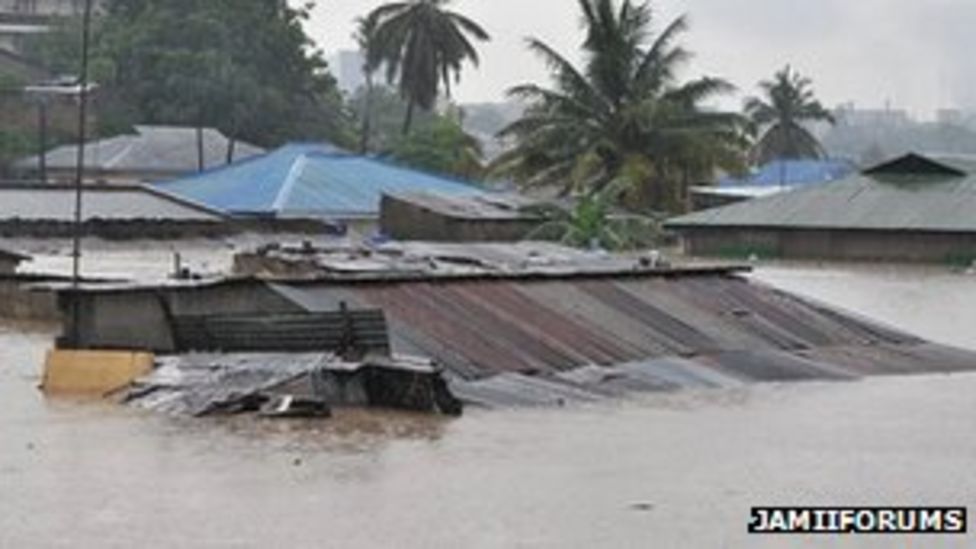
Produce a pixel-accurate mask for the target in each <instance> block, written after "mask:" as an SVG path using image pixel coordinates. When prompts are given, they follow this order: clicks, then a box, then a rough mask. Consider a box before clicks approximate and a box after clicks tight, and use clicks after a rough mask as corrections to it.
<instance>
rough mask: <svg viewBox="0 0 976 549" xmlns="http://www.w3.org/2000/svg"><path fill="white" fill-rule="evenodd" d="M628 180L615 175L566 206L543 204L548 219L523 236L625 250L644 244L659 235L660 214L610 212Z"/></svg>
mask: <svg viewBox="0 0 976 549" xmlns="http://www.w3.org/2000/svg"><path fill="white" fill-rule="evenodd" d="M628 185H629V183H628V182H627V181H625V180H622V179H618V180H616V181H614V182H613V183H611V184H609V185H607V186H606V187H604V188H603V189H600V190H591V191H589V192H587V193H585V194H583V195H582V196H580V197H578V198H577V199H576V201H575V203H574V205H573V207H572V208H571V209H569V210H564V209H561V208H558V207H546V208H543V209H542V210H541V211H540V212H537V213H542V214H544V215H548V216H549V217H551V218H552V220H550V221H547V222H545V223H543V224H541V225H540V226H539V227H538V228H536V229H535V230H534V231H532V232H530V233H529V234H528V235H527V236H526V239H527V240H554V241H557V242H559V243H560V244H563V245H566V246H573V247H576V248H586V249H593V248H599V249H603V250H609V251H625V250H636V249H642V248H648V247H650V246H653V245H654V244H655V243H657V242H658V241H659V240H660V239H661V236H662V231H661V221H660V219H661V218H660V217H655V216H642V215H632V214H624V213H614V211H613V208H614V204H615V203H616V202H617V200H618V199H619V195H620V193H622V192H623V191H624V190H626V188H627V186H628Z"/></svg>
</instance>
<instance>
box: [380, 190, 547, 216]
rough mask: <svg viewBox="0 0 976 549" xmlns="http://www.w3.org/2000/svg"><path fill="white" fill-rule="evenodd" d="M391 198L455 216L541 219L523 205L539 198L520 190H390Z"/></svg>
mask: <svg viewBox="0 0 976 549" xmlns="http://www.w3.org/2000/svg"><path fill="white" fill-rule="evenodd" d="M386 194H388V195H389V196H390V197H391V198H395V199H397V200H400V201H402V202H407V203H409V204H412V205H414V206H417V207H420V208H423V209H425V210H428V211H431V212H436V213H438V214H440V215H442V216H445V217H450V218H453V219H467V220H488V221H511V220H523V219H528V220H531V219H541V217H540V216H538V215H532V214H530V213H528V212H526V211H525V210H524V209H525V208H527V207H530V206H534V205H538V204H539V201H537V200H533V199H530V198H528V197H523V196H520V195H517V194H502V193H499V194H497V195H490V194H478V195H445V194H438V193H431V192H426V191H420V192H416V191H413V192H388V193H386Z"/></svg>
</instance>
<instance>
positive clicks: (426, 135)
mask: <svg viewBox="0 0 976 549" xmlns="http://www.w3.org/2000/svg"><path fill="white" fill-rule="evenodd" d="M393 158H394V159H395V160H397V161H398V162H400V163H402V164H405V165H408V166H412V167H414V168H418V169H422V170H427V171H432V172H437V173H443V174H448V175H454V176H457V177H464V178H468V179H478V178H480V177H481V176H482V172H483V167H482V165H481V147H480V144H479V143H478V141H477V140H476V139H475V138H473V137H471V136H470V135H468V134H466V133H465V132H464V130H463V129H462V128H461V126H459V125H458V124H457V123H456V122H454V121H453V120H451V119H449V118H446V117H440V118H438V119H436V120H434V121H433V122H432V123H431V124H429V125H428V126H427V127H425V128H423V129H421V130H418V131H414V132H413V133H411V134H410V135H407V136H404V137H403V138H401V139H400V140H399V141H398V142H397V144H396V145H395V146H394V148H393Z"/></svg>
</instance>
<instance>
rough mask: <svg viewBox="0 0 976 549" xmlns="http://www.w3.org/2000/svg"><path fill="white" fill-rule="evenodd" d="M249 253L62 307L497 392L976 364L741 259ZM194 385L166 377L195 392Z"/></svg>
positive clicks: (98, 325)
mask: <svg viewBox="0 0 976 549" xmlns="http://www.w3.org/2000/svg"><path fill="white" fill-rule="evenodd" d="M237 267H238V274H239V275H247V274H248V273H249V272H254V273H257V272H261V273H264V274H262V275H261V276H248V277H243V278H233V279H224V280H213V281H205V282H188V283H182V284H168V285H165V286H152V285H149V286H140V285H125V284H123V285H84V286H83V287H81V288H80V289H79V290H78V291H77V292H76V291H74V290H72V289H71V288H67V287H65V288H64V289H62V295H61V298H62V303H67V302H70V301H71V300H77V303H78V311H79V314H78V315H77V316H74V315H65V320H66V326H65V329H66V333H75V334H77V335H78V341H77V345H78V346H79V347H81V348H92V349H128V350H145V351H152V352H155V353H158V354H164V355H175V356H184V357H192V356H193V354H194V352H196V351H212V350H215V349H216V350H221V349H224V350H233V351H240V350H248V351H252V352H254V351H274V352H281V351H283V350H285V349H287V348H292V349H294V350H297V351H302V352H307V351H308V350H309V346H310V345H312V346H314V345H319V346H322V345H325V342H332V343H331V344H330V345H332V346H334V347H340V346H341V347H349V346H356V345H357V344H358V345H366V346H368V345H369V342H377V341H379V342H382V343H383V346H384V348H387V347H388V352H389V356H391V357H392V358H393V360H395V361H403V360H404V358H405V357H416V358H412V359H410V363H412V364H420V363H423V364H426V365H427V366H425V367H424V368H425V369H430V368H434V369H436V370H437V371H439V372H442V375H443V377H444V379H445V380H446V382H447V384H448V385H449V388H450V392H451V394H453V395H455V396H457V397H459V398H460V399H461V400H462V401H464V402H466V403H468V404H477V405H484V406H509V405H561V404H565V403H571V402H590V401H596V400H600V399H605V398H610V397H614V396H619V395H621V394H626V393H627V392H630V391H641V390H644V391H647V390H650V391H667V390H676V389H681V388H719V387H739V386H742V385H743V384H750V383H757V382H767V381H802V380H815V379H825V380H846V379H858V378H860V377H863V376H869V375H892V374H902V375H904V374H911V373H924V372H954V371H967V370H973V369H976V353H972V352H967V351H962V350H957V349H954V348H950V347H946V346H942V345H937V344H933V343H929V342H926V341H923V340H921V339H919V338H917V337H914V336H912V335H909V334H906V333H903V332H899V331H897V330H893V329H890V328H887V327H884V326H882V325H878V324H875V323H872V322H868V321H865V320H863V319H860V318H857V317H855V316H851V315H848V314H845V313H843V312H841V311H837V310H833V309H830V308H827V307H825V306H823V305H820V304H817V303H814V302H808V301H806V300H804V299H802V298H798V297H795V296H792V295H789V294H786V293H783V292H780V291H777V290H775V289H772V288H770V287H767V286H764V285H761V284H756V283H753V282H750V281H749V280H748V279H746V278H744V277H741V276H739V275H738V273H739V271H741V270H742V269H741V268H736V267H727V266H726V267H723V266H717V267H703V266H686V267H660V266H653V265H651V264H648V263H645V262H643V261H641V260H640V258H635V257H628V256H615V255H605V254H590V253H586V252H582V251H578V250H571V249H566V248H561V247H559V246H555V245H552V244H545V243H519V244H514V245H513V244H453V245H452V244H436V245H435V244H421V243H391V244H386V245H383V246H381V247H364V248H355V247H342V248H339V247H337V248H334V249H325V248H312V247H308V246H302V247H297V248H295V249H289V248H287V247H274V248H269V249H264V250H258V251H255V252H254V253H252V254H251V255H250V257H248V258H246V261H243V260H242V261H240V262H238V265H237ZM315 319H318V323H317V324H316V323H315V322H314V321H315ZM73 321H77V323H78V324H77V325H72V322H73ZM373 344H374V345H375V343H373ZM177 360H179V359H177ZM184 360H186V359H184ZM275 360H279V359H277V358H276V359H275ZM293 360H294V359H293ZM224 361H225V362H226V361H227V359H224ZM259 362H260V361H259ZM212 366H213V367H214V368H215V369H216V370H213V371H217V372H221V371H228V372H230V373H229V374H228V375H231V377H232V379H235V380H239V379H242V378H243V379H247V378H248V377H249V374H248V373H247V372H243V373H242V372H240V371H239V370H237V369H236V367H234V366H232V365H229V366H223V365H221V364H219V363H217V362H215V363H213V364H212ZM207 371H212V370H207ZM196 372H197V374H198V375H199V373H201V371H200V370H196ZM191 373H192V372H191ZM203 373H205V372H203ZM258 377H259V379H261V380H262V383H263V380H264V379H265V378H264V376H263V375H261V376H258ZM203 385H204V388H205V389H206V390H207V391H211V390H217V389H219V387H216V388H215V387H212V386H211V384H210V383H209V382H204V384H203ZM409 385H410V384H408V385H407V387H400V389H407V388H409ZM183 386H184V384H183V383H182V382H179V383H177V384H176V386H175V387H174V386H173V382H170V385H168V386H167V385H166V381H165V380H160V381H159V382H157V383H156V388H157V389H161V390H163V391H164V393H166V394H169V395H170V396H172V397H173V398H176V399H178V400H179V401H181V402H185V401H186V398H185V397H186V394H185V391H183V389H181V387H183ZM391 390H393V388H391ZM229 391H230V390H229V389H227V388H226V387H225V388H224V390H223V391H222V392H220V395H221V397H220V399H219V400H220V401H221V402H223V401H224V400H226V399H225V397H226V396H227V394H229ZM230 392H232V393H233V394H234V395H236V396H237V398H241V397H242V396H244V397H246V396H247V392H246V391H245V392H242V391H241V390H239V389H238V388H234V389H233V391H230ZM176 393H180V394H176ZM192 394H194V395H196V394H198V393H197V392H196V391H192ZM166 400H167V402H172V400H170V398H169V397H167V399H166ZM189 400H190V401H192V403H195V404H196V405H197V406H200V405H201V403H200V401H199V399H197V398H196V397H191V398H189ZM149 406H150V407H153V404H152V403H151V402H150V403H149ZM164 406H168V405H167V404H164Z"/></svg>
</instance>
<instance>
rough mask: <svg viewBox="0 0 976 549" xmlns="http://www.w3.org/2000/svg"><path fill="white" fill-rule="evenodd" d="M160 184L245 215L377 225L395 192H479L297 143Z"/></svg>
mask: <svg viewBox="0 0 976 549" xmlns="http://www.w3.org/2000/svg"><path fill="white" fill-rule="evenodd" d="M157 188H159V189H161V190H164V191H166V192H168V193H172V194H175V195H178V196H182V197H184V198H186V199H188V200H192V201H195V202H198V203H201V204H206V205H207V206H209V207H211V208H213V209H216V210H220V211H224V212H227V213H228V214H231V215H235V216H244V217H258V218H265V219H289V218H291V219H296V218H305V219H328V220H333V221H340V222H345V223H347V224H351V225H354V226H356V227H359V228H362V229H369V228H372V227H375V224H376V222H377V220H378V219H379V215H380V200H381V199H382V197H383V195H384V194H387V193H394V192H417V191H426V192H431V193H438V194H445V195H454V196H459V195H468V196H470V195H476V194H482V193H484V192H485V191H484V190H483V189H482V188H481V187H478V186H477V185H475V184H473V183H470V182H465V181H461V180H458V179H454V178H449V177H444V176H439V175H434V174H430V173H426V172H421V171H418V170H413V169H410V168H407V167H403V166H398V165H395V164H392V163H389V162H386V161H384V160H380V159H376V158H371V157H364V156H357V155H352V154H348V153H346V152H344V151H341V150H339V149H336V148H335V147H332V146H329V145H319V144H292V145H286V146H284V147H281V148H280V149H277V150H275V151H272V152H270V153H268V154H265V155H262V156H258V157H255V158H251V159H248V160H244V161H242V162H238V163H235V164H232V165H230V166H226V167H223V168H220V169H217V170H213V171H209V172H206V173H203V174H199V175H195V176H190V177H186V178H184V179H180V180H177V181H171V182H168V183H161V184H159V185H157Z"/></svg>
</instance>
